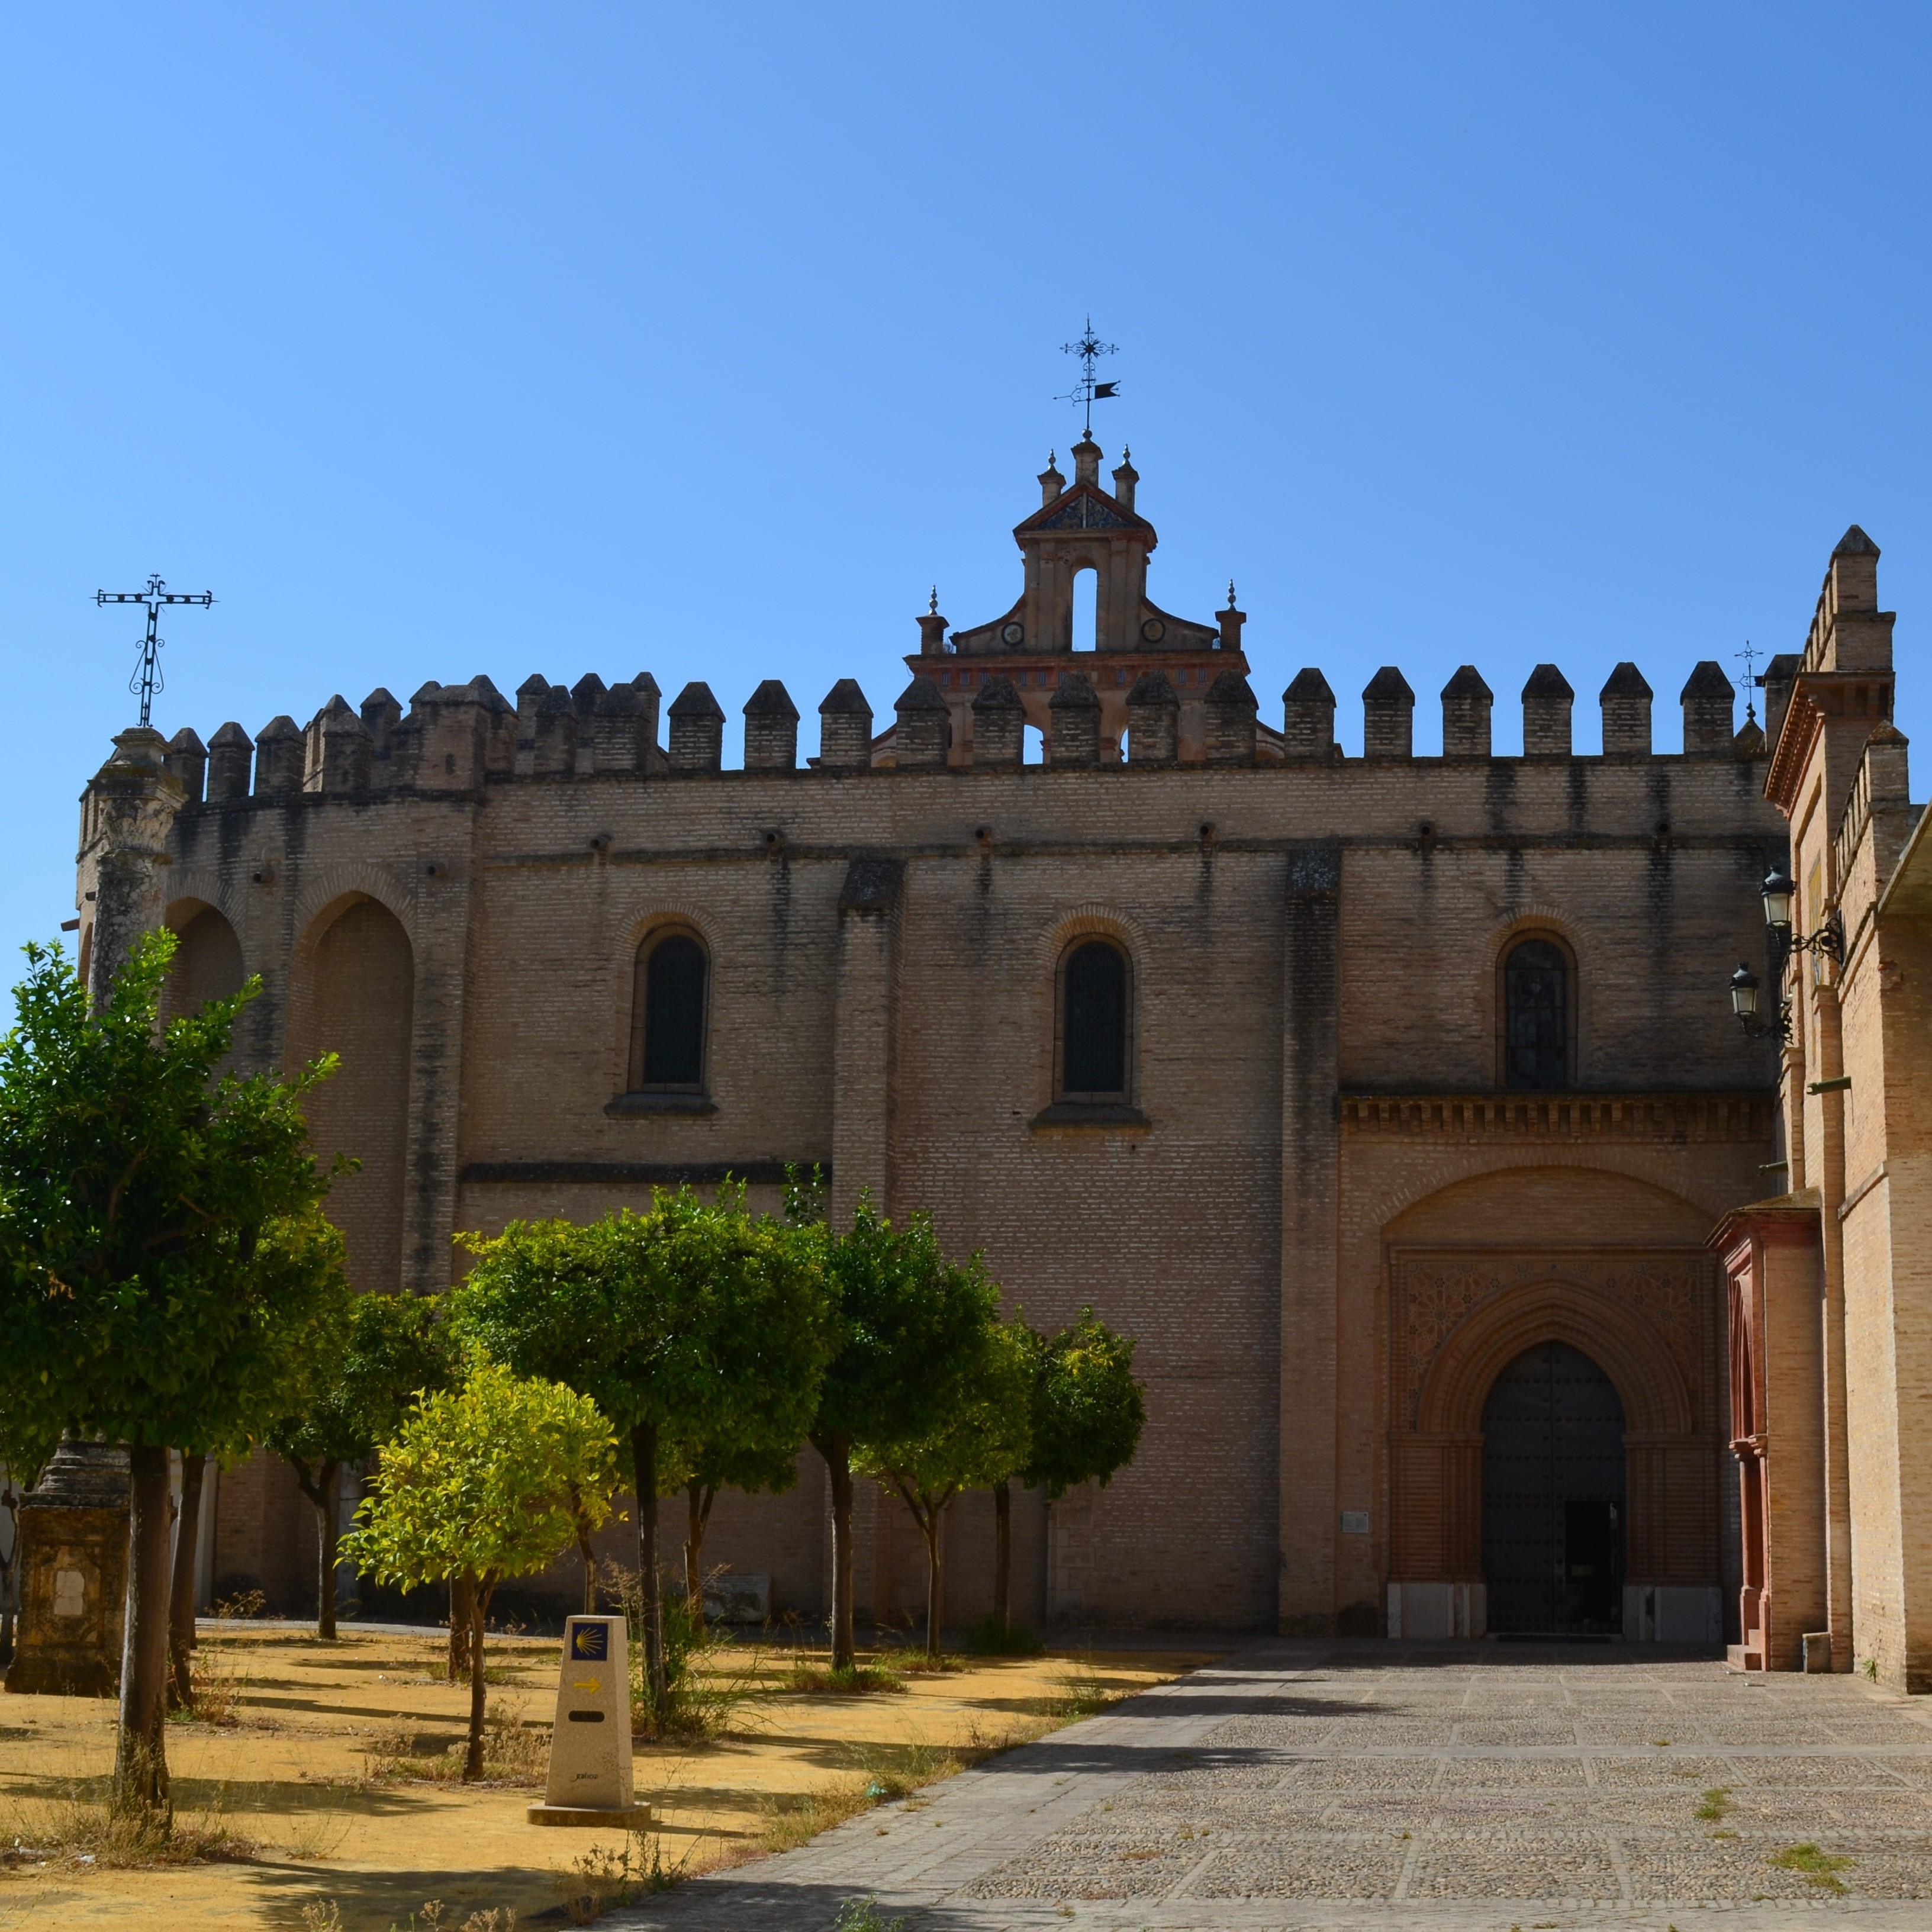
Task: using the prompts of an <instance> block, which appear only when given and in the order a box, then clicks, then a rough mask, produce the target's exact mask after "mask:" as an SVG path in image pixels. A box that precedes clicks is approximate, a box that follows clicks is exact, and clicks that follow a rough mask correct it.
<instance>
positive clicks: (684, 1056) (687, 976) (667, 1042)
mask: <svg viewBox="0 0 1932 1932" xmlns="http://www.w3.org/2000/svg"><path fill="white" fill-rule="evenodd" d="M708 971H709V962H708V961H707V960H706V958H705V956H704V948H703V947H702V946H701V945H700V944H698V942H697V941H696V940H695V939H694V938H692V937H691V935H690V934H689V933H688V932H666V933H661V934H653V935H652V936H651V937H650V938H647V939H646V941H644V943H643V945H641V946H640V947H638V949H637V990H636V994H635V996H634V999H633V1001H632V1003H631V1088H632V1090H633V1091H643V1090H650V1091H657V1092H659V1093H674V1094H675V1093H682V1094H696V1093H699V1092H701V1091H703V1085H704V995H705V980H706V975H707V973H708Z"/></svg>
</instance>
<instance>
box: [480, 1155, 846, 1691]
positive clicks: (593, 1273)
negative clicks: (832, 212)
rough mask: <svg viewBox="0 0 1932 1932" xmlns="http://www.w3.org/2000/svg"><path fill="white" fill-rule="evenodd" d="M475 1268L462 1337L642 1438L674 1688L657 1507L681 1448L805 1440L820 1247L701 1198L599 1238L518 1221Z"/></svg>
mask: <svg viewBox="0 0 1932 1932" xmlns="http://www.w3.org/2000/svg"><path fill="white" fill-rule="evenodd" d="M465 1239H466V1243H467V1245H468V1246H469V1248H470V1250H471V1251H472V1253H474V1254H475V1256H476V1265H475V1268H473V1269H472V1271H471V1272H470V1274H469V1277H468V1279H467V1280H465V1281H464V1282H463V1284H462V1286H460V1287H459V1288H458V1289H457V1290H456V1291H455V1294H454V1296H453V1315H454V1319H455V1326H456V1328H457V1331H458V1334H460V1336H461V1337H463V1339H464V1340H466V1341H470V1342H473V1343H475V1344H476V1345H477V1346H478V1347H480V1348H481V1349H482V1350H483V1351H484V1352H485V1353H486V1354H487V1355H490V1357H491V1358H493V1359H495V1360H496V1361H502V1362H506V1363H508V1364H509V1365H510V1366H511V1367H513V1368H514V1369H515V1370H517V1372H518V1373H520V1374H523V1375H533V1376H545V1377H547V1378H549V1379H552V1380H554V1381H556V1382H562V1383H563V1384H564V1385H565V1386H567V1387H568V1388H573V1389H575V1390H576V1391H577V1392H578V1393H579V1394H583V1395H586V1396H588V1397H590V1398H591V1400H593V1401H594V1402H595V1403H596V1405H597V1406H598V1408H599V1409H601V1411H602V1412H604V1415H606V1416H607V1417H608V1418H609V1419H610V1423H611V1425H612V1427H613V1428H615V1429H616V1430H617V1431H618V1432H619V1433H620V1434H622V1435H623V1436H627V1437H628V1439H629V1444H630V1451H631V1475H632V1477H633V1479H634V1485H635V1494H636V1496H637V1582H638V1586H639V1589H640V1594H641V1597H642V1600H643V1613H644V1628H643V1633H642V1634H643V1650H644V1658H645V1676H646V1683H647V1685H648V1686H649V1694H650V1699H651V1704H652V1709H653V1711H654V1712H658V1713H660V1714H661V1712H663V1710H664V1706H665V1700H666V1697H667V1691H668V1685H667V1677H666V1670H665V1663H664V1601H663V1586H662V1580H661V1576H660V1574H659V1565H658V1494H659V1491H660V1487H661V1484H662V1481H663V1479H664V1476H665V1475H666V1474H667V1473H676V1474H677V1475H678V1479H679V1480H680V1481H681V1480H682V1472H673V1469H672V1468H671V1466H670V1459H671V1458H674V1457H675V1456H676V1454H677V1445H679V1443H680V1442H691V1441H709V1442H717V1441H720V1440H722V1439H727V1438H728V1437H730V1436H733V1435H743V1436H745V1437H746V1438H747V1439H751V1438H754V1437H756V1436H760V1435H761V1434H763V1435H765V1436H766V1437H767V1438H768V1437H769V1431H770V1430H772V1429H773V1428H774V1427H776V1428H777V1429H778V1431H779V1433H783V1432H784V1430H786V1429H789V1428H790V1427H796V1429H797V1430H798V1431H799V1438H800V1439H802V1436H803V1433H804V1430H805V1426H806V1424H807V1423H808V1421H809V1420H810V1418H811V1414H812V1412H813V1410H814V1406H815V1404H816V1403H817V1394H818V1385H819V1379H820V1375H821V1373H822V1372H823V1367H824V1364H825V1360H826V1354H827V1352H828V1349H829V1324H828V1322H827V1319H826V1312H825V1305H824V1292H823V1286H822V1283H821V1279H820V1267H819V1253H818V1248H817V1244H816V1243H814V1241H811V1239H810V1238H808V1237H807V1236H806V1235H803V1234H802V1233H801V1232H799V1230H798V1229H794V1228H793V1227H790V1226H786V1225H784V1224H782V1223H778V1222H775V1221H772V1220H764V1219H760V1218H756V1217H752V1216H751V1215H749V1214H746V1213H745V1212H744V1211H743V1191H742V1189H732V1188H728V1187H727V1189H725V1190H721V1195H720V1199H719V1201H718V1205H715V1206H713V1205H709V1204H708V1203H706V1202H703V1201H700V1200H699V1199H698V1198H697V1196H696V1195H694V1194H693V1193H691V1191H690V1190H688V1188H684V1189H680V1190H679V1191H678V1192H677V1193H675V1194H661V1195H659V1196H658V1197H657V1199H656V1200H655V1202H653V1203H652V1208H651V1211H650V1212H649V1214H631V1213H629V1212H628V1211H624V1210H620V1211H618V1212H617V1213H616V1214H610V1215H607V1216H606V1217H604V1219H603V1220H600V1221H595V1222H593V1223H590V1224H589V1226H577V1225H576V1224H574V1223H571V1222H568V1221H520V1222H513V1223H511V1225H510V1226H508V1228H506V1229H504V1231H503V1232H502V1234H501V1235H496V1236H495V1237H494V1238H490V1239H484V1238H481V1237H478V1236H467V1237H466V1238H465Z"/></svg>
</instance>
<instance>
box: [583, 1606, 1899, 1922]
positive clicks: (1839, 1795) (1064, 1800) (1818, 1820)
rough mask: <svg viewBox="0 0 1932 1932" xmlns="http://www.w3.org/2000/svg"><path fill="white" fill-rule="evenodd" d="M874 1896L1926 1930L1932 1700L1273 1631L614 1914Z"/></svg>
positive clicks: (1651, 1664) (1644, 1662)
mask: <svg viewBox="0 0 1932 1932" xmlns="http://www.w3.org/2000/svg"><path fill="white" fill-rule="evenodd" d="M1712 1794H1716V1796H1712ZM1700 1807H1701V1808H1702V1811H1703V1814H1704V1815H1700ZM1798 1845H1811V1846H1816V1847H1817V1849H1819V1851H1820V1852H1823V1854H1825V1855H1826V1856H1827V1857H1829V1858H1832V1859H1839V1860H1843V1861H1845V1862H1844V1863H1843V1864H1838V1865H1837V1866H1836V1867H1834V1868H1832V1869H1831V1870H1829V1871H1827V1872H1825V1873H1818V1874H1815V1875H1814V1874H1808V1873H1806V1872H1805V1871H1804V1870H1794V1869H1792V1868H1791V1867H1790V1866H1788V1865H1786V1864H1778V1863H1775V1862H1774V1860H1775V1859H1776V1858H1778V1855H1779V1854H1781V1853H1782V1852H1786V1851H1787V1850H1789V1849H1790V1848H1791V1847H1793V1846H1798ZM856 1897H865V1898H871V1899H872V1900H874V1901H875V1902H876V1904H877V1908H878V1910H879V1912H880V1914H881V1915H883V1917H884V1918H886V1919H887V1920H888V1921H889V1920H890V1919H891V1918H892V1917H893V1916H895V1915H905V1917H906V1920H907V1923H906V1927H905V1932H1004V1928H1007V1927H1011V1928H1014V1929H1015V1932H1022V1928H1030V1927H1045V1926H1052V1927H1063V1926H1067V1927H1076V1928H1085V1932H1143V1928H1144V1932H1319V1928H1334V1932H1370V1928H1381V1932H1435V1928H1441V1929H1442V1932H1511V1928H1519V1932H1531V1928H1532V1927H1561V1928H1562V1932H1572V1928H1577V1932H1594V1929H1595V1928H1606V1929H1607V1928H1610V1927H1631V1928H1645V1932H1666V1928H1667V1927H1675V1928H1676V1932H1692V1928H1693V1927H1706V1928H1715V1927H1719V1926H1722V1927H1726V1928H1729V1932H1773V1928H1779V1932H1783V1929H1784V1928H1788V1927H1792V1926H1793V1925H1800V1926H1810V1925H1814V1924H1817V1925H1821V1926H1822V1925H1826V1924H1838V1923H1841V1922H1843V1924H1846V1925H1848V1926H1852V1927H1858V1928H1859V1932H1866V1928H1870V1932H1903V1928H1906V1927H1911V1928H1913V1929H1914V1932H1924V1928H1927V1927H1932V1711H1927V1710H1924V1709H1921V1708H1919V1707H1918V1703H1917V1700H1904V1699H1900V1698H1897V1697H1891V1696H1889V1695H1888V1694H1884V1693H1881V1692H1879V1691H1876V1689H1874V1688H1873V1687H1872V1686H1870V1685H1868V1684H1867V1683H1866V1682H1864V1680H1862V1679H1855V1678H1851V1677H1844V1676H1814V1677H1802V1676H1790V1677H1783V1676H1781V1677H1773V1678H1769V1679H1767V1678H1764V1677H1761V1676H1754V1677H1745V1676H1737V1675H1734V1674H1733V1673H1729V1672H1727V1670H1725V1668H1724V1665H1723V1664H1721V1662H1718V1661H1714V1660H1712V1659H1711V1658H1708V1657H1702V1656H1698V1655H1695V1654H1692V1653H1685V1652H1678V1653H1668V1652H1663V1651H1661V1650H1657V1649H1649V1648H1639V1647H1637V1646H1631V1647H1630V1648H1628V1649H1626V1648H1625V1647H1623V1646H1577V1647H1575V1648H1570V1647H1566V1646H1550V1647H1548V1648H1547V1649H1539V1650H1538V1651H1537V1652H1527V1651H1526V1649H1524V1648H1523V1647H1520V1646H1511V1647H1510V1648H1509V1649H1508V1650H1507V1651H1503V1650H1502V1649H1501V1648H1500V1647H1499V1646H1493V1645H1487V1644H1440V1645H1421V1644H1412V1645H1407V1646H1404V1645H1401V1644H1391V1643H1376V1642H1373V1641H1369V1640H1362V1641H1358V1642H1355V1643H1328V1644H1315V1643H1285V1642H1280V1641H1271V1642H1269V1643H1262V1644H1258V1645H1256V1646H1254V1647H1253V1648H1252V1649H1249V1650H1247V1651H1244V1652H1241V1653H1239V1654H1238V1655H1235V1656H1233V1657H1230V1658H1225V1659H1223V1661H1221V1662H1220V1663H1219V1664H1215V1665H1213V1666H1211V1667H1208V1668H1207V1669H1205V1670H1199V1671H1196V1672H1195V1673H1193V1674H1192V1675H1190V1676H1187V1677H1186V1678H1183V1679H1179V1680H1178V1681H1177V1682H1175V1683H1173V1684H1170V1685H1163V1686H1161V1687H1160V1688H1157V1689H1155V1690H1153V1691H1148V1692H1146V1693H1144V1694H1142V1696H1140V1697H1136V1698H1135V1699H1133V1700H1132V1701H1131V1702H1130V1703H1127V1704H1124V1705H1122V1706H1120V1707H1118V1709H1116V1710H1115V1711H1113V1712H1109V1713H1108V1714H1106V1715H1104V1716H1103V1717H1100V1718H1093V1719H1091V1720H1089V1721H1088V1722H1086V1723H1085V1724H1076V1725H1073V1726H1071V1727H1069V1728H1068V1729H1067V1730H1064V1731H1060V1732H1057V1733H1055V1734H1054V1735H1053V1736H1051V1737H1049V1738H1045V1739H1041V1740H1040V1742H1038V1743H1037V1744H1034V1745H1026V1746H1024V1747H1022V1748H1020V1749H1019V1750H1016V1751H1009V1752H1007V1753H1005V1754H1002V1755H1001V1757H998V1758H996V1759H994V1760H991V1761H990V1762H989V1763H987V1764H986V1765H985V1766H983V1767H981V1768H980V1769H979V1770H977V1771H974V1772H967V1773H965V1775H962V1776H961V1777H959V1778H954V1779H953V1780H951V1781H949V1782H948V1783H947V1784H944V1785H941V1786H938V1787H933V1788H932V1790H931V1791H929V1793H926V1794H925V1796H924V1797H923V1798H922V1799H915V1800H913V1801H910V1802H907V1803H905V1804H901V1805H888V1806H883V1807H881V1808H880V1809H879V1810H877V1811H872V1812H868V1813H866V1814H863V1815H862V1817H858V1818H856V1819H854V1820H851V1821H850V1823H847V1824H845V1825H843V1826H840V1827H839V1828H838V1829H837V1830H835V1831H832V1832H827V1833H826V1834H825V1835H823V1837H821V1838H817V1839H815V1840H814V1841H813V1842H812V1843H811V1844H809V1845H808V1846H804V1847H803V1848H802V1849H800V1850H798V1851H796V1852H790V1853H787V1854H786V1855H784V1856H783V1857H781V1858H771V1859H767V1860H765V1861H762V1862H760V1863H759V1864H754V1865H751V1866H747V1867H742V1868H741V1869H740V1870H737V1871H735V1872H730V1873H720V1874H718V1875H717V1876H714V1877H710V1878H705V1879H697V1880H694V1881H693V1882H691V1883H690V1884H688V1885H684V1886H682V1887H681V1888H679V1889H678V1890H677V1891H675V1892H673V1893H670V1894H667V1895H666V1896H665V1897H663V1898H661V1899H659V1900H653V1901H652V1902H650V1903H649V1904H648V1905H646V1906H642V1907H639V1908H637V1909H634V1910H632V1911H631V1912H627V1913H622V1914H619V1915H616V1916H614V1917H613V1918H611V1919H610V1920H608V1921H605V1922H606V1923H607V1924H610V1925H611V1926H612V1927H613V1928H624V1932H647V1929H648V1932H823V1928H825V1927H829V1926H830V1925H831V1924H832V1921H833V1920H834V1919H835V1918H836V1916H837V1915H838V1911H839V1909H840V1906H841V1904H842V1903H844V1901H845V1900H849V1899H853V1898H856Z"/></svg>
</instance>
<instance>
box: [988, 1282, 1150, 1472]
mask: <svg viewBox="0 0 1932 1932" xmlns="http://www.w3.org/2000/svg"><path fill="white" fill-rule="evenodd" d="M1146 1421H1147V1404H1146V1401H1145V1398H1144V1397H1143V1395H1142V1389H1141V1385H1140V1384H1139V1382H1137V1381H1136V1380H1135V1379H1134V1342H1133V1337H1132V1336H1130V1335H1117V1334H1115V1332H1114V1331H1113V1330H1112V1329H1111V1328H1109V1327H1108V1326H1107V1325H1106V1323H1105V1322H1102V1321H1100V1319H1097V1317H1096V1316H1095V1315H1094V1311H1093V1310H1092V1309H1091V1308H1083V1309H1082V1310H1081V1311H1080V1319H1079V1320H1078V1321H1077V1322H1075V1323H1073V1325H1072V1326H1071V1327H1070V1328H1063V1329H1061V1331H1060V1332H1059V1333H1058V1334H1056V1335H1052V1336H1049V1337H1039V1338H1037V1355H1036V1358H1035V1364H1034V1391H1033V1415H1032V1448H1031V1454H1030V1457H1028V1461H1027V1463H1026V1464H1025V1467H1024V1468H1023V1469H1022V1470H1021V1471H1020V1472H1019V1474H1020V1479H1021V1481H1023V1482H1025V1484H1028V1487H1035V1486H1043V1487H1045V1489H1046V1493H1047V1494H1048V1495H1049V1496H1052V1497H1055V1498H1058V1497H1060V1496H1064V1495H1065V1494H1066V1493H1067V1491H1068V1490H1070V1489H1072V1488H1073V1487H1075V1486H1076V1484H1080V1483H1086V1482H1098V1483H1100V1484H1101V1485H1102V1487H1105V1486H1106V1483H1107V1481H1108V1480H1109V1478H1111V1477H1112V1475H1113V1474H1114V1472H1115V1470H1117V1469H1122V1468H1124V1467H1125V1466H1126V1465H1127V1463H1130V1462H1132V1461H1133V1455H1134V1451H1135V1450H1136V1448H1138V1447H1139V1443H1140V1439H1141V1430H1142V1426H1143V1425H1144V1424H1145V1422H1146Z"/></svg>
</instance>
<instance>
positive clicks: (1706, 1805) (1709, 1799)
mask: <svg viewBox="0 0 1932 1932" xmlns="http://www.w3.org/2000/svg"><path fill="white" fill-rule="evenodd" d="M1730 1808H1731V1794H1730V1793H1729V1792H1728V1791H1727V1790H1724V1787H1722V1786H1721V1785H1713V1786H1712V1787H1711V1789H1710V1790H1708V1791H1707V1792H1706V1793H1705V1794H1704V1802H1703V1803H1702V1804H1701V1805H1699V1806H1698V1807H1697V1815H1698V1817H1700V1818H1702V1819H1703V1820H1705V1822H1706V1823H1708V1824H1712V1825H1721V1824H1722V1823H1724V1816H1725V1814H1726V1813H1727V1812H1728V1811H1730Z"/></svg>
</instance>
